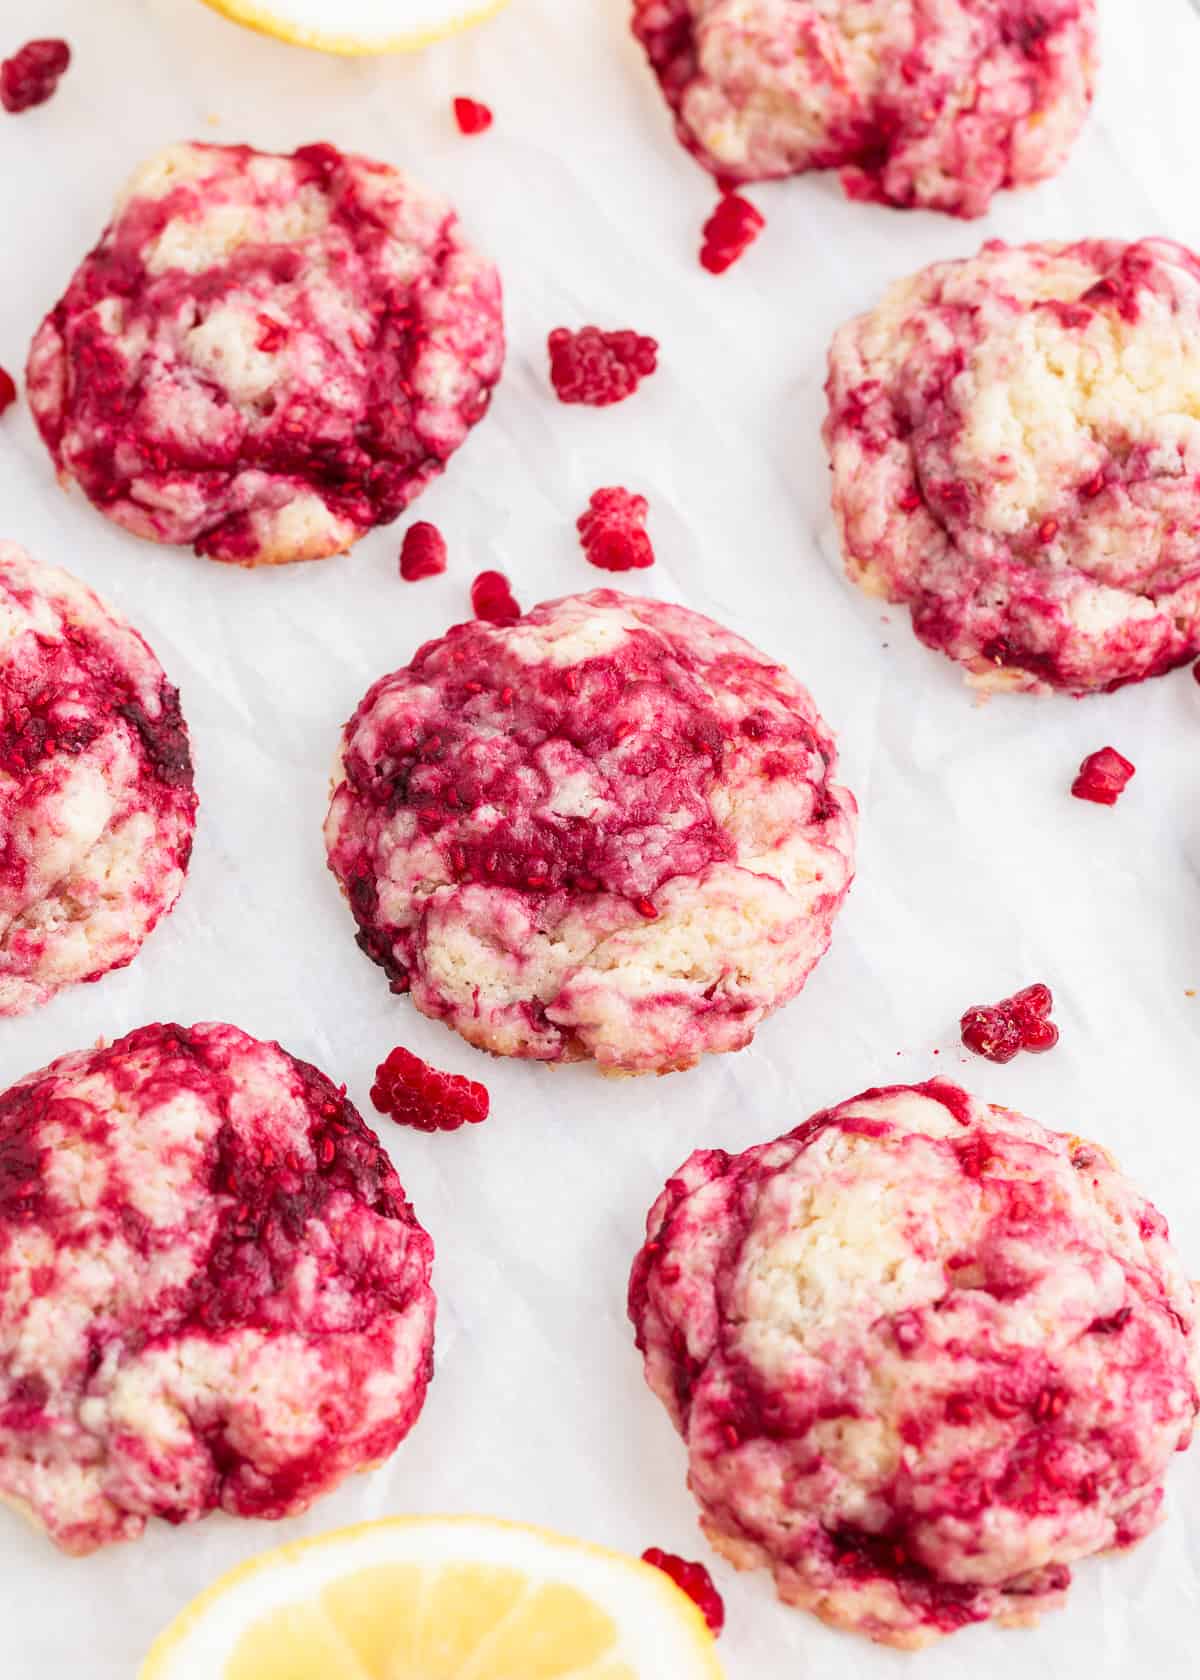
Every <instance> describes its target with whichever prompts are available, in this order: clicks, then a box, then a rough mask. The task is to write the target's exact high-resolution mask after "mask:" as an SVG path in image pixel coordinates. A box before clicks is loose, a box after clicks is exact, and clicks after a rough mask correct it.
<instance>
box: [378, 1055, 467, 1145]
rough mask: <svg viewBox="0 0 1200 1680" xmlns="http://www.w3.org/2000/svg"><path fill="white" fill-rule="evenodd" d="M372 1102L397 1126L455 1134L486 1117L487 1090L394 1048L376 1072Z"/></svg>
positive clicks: (458, 1075) (456, 1074)
mask: <svg viewBox="0 0 1200 1680" xmlns="http://www.w3.org/2000/svg"><path fill="white" fill-rule="evenodd" d="M371 1101H372V1102H373V1103H374V1104H375V1107H376V1108H377V1109H378V1110H379V1112H380V1114H390V1115H391V1117H392V1119H393V1120H394V1121H395V1122H396V1124H397V1125H398V1126H415V1127H416V1129H417V1131H418V1132H457V1131H458V1130H459V1128H460V1127H462V1126H478V1125H479V1124H480V1123H481V1122H482V1121H484V1120H486V1119H487V1117H488V1109H489V1107H490V1105H491V1099H490V1098H489V1097H488V1093H487V1087H486V1086H483V1085H477V1084H476V1083H475V1081H474V1080H473V1079H465V1078H464V1077H463V1075H462V1074H461V1073H442V1072H441V1070H440V1069H439V1068H434V1067H430V1066H429V1063H428V1062H423V1061H422V1060H421V1058H420V1057H419V1056H414V1055H413V1053H412V1051H411V1050H405V1049H404V1048H403V1047H401V1046H399V1045H397V1047H396V1049H395V1050H393V1051H392V1053H391V1055H390V1056H388V1058H387V1060H386V1061H383V1062H381V1063H380V1064H379V1066H378V1067H377V1068H376V1070H375V1083H374V1085H372V1087H371Z"/></svg>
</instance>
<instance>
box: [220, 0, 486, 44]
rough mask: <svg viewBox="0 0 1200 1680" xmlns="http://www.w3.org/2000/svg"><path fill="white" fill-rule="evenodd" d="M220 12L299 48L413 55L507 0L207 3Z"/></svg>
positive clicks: (477, 20) (241, 0)
mask: <svg viewBox="0 0 1200 1680" xmlns="http://www.w3.org/2000/svg"><path fill="white" fill-rule="evenodd" d="M204 3H205V5H207V6H211V7H212V9H213V10H214V11H215V12H221V13H223V14H224V16H225V17H227V18H231V19H232V20H233V22H234V23H241V24H245V26H246V28H247V29H257V30H259V31H260V33H262V34H264V35H275V36H277V37H278V39H279V40H281V41H291V42H293V43H294V44H295V45H296V46H298V47H316V48H318V49H319V50H320V51H322V52H332V53H347V54H359V53H385V52H411V51H414V50H415V49H416V48H418V47H425V46H428V45H429V43H430V42H431V41H440V40H441V39H442V38H443V37H444V36H446V35H453V34H455V33H456V32H457V31H458V30H460V29H468V28H469V27H470V26H471V25H472V24H474V23H482V22H483V21H484V19H485V18H489V17H491V15H492V13H493V12H498V11H499V10H500V8H501V7H502V6H503V5H505V4H506V3H507V0H204Z"/></svg>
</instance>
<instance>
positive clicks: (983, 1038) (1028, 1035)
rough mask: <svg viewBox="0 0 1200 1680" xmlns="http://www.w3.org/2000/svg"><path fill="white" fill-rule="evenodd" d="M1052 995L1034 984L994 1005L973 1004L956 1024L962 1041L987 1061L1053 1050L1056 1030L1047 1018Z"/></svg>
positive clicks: (1006, 1059) (1008, 1060)
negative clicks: (1019, 1052)
mask: <svg viewBox="0 0 1200 1680" xmlns="http://www.w3.org/2000/svg"><path fill="white" fill-rule="evenodd" d="M1053 1007H1054V994H1053V993H1052V992H1051V990H1050V988H1049V986H1044V985H1043V984H1042V983H1041V981H1040V980H1039V981H1037V982H1036V983H1035V984H1034V985H1032V986H1026V987H1025V988H1024V990H1023V991H1020V992H1014V994H1013V995H1012V997H1008V998H1002V999H1001V1000H1000V1002H999V1003H995V1004H976V1005H974V1006H973V1007H972V1008H970V1009H968V1010H967V1011H966V1013H965V1014H964V1015H963V1017H962V1019H961V1021H960V1022H959V1027H960V1030H961V1032H962V1041H963V1043H964V1044H965V1045H966V1047H967V1049H968V1050H974V1052H975V1054H976V1055H977V1056H986V1058H987V1059H988V1061H989V1062H1011V1061H1012V1059H1013V1057H1014V1056H1015V1055H1016V1054H1017V1053H1018V1051H1021V1050H1028V1051H1029V1052H1030V1053H1031V1054H1032V1055H1035V1056H1036V1055H1041V1054H1042V1053H1043V1051H1046V1050H1053V1048H1054V1046H1055V1045H1056V1044H1057V1043H1058V1028H1057V1027H1056V1026H1055V1025H1054V1022H1053V1021H1052V1020H1051V1019H1050V1011H1051V1010H1052V1009H1053Z"/></svg>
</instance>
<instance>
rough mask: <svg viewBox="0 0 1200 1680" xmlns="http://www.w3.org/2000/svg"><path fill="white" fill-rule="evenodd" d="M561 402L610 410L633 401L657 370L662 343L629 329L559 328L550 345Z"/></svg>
mask: <svg viewBox="0 0 1200 1680" xmlns="http://www.w3.org/2000/svg"><path fill="white" fill-rule="evenodd" d="M546 344H547V348H548V349H549V351H550V383H551V384H552V385H553V386H554V389H555V391H556V392H557V394H558V400H559V402H565V403H588V404H589V405H590V406H591V407H592V408H606V407H608V405H609V404H610V403H619V402H624V400H625V398H626V397H631V396H632V395H633V393H634V392H635V391H636V390H637V388H638V386H639V385H640V384H641V382H642V380H643V379H646V378H648V377H649V375H650V374H652V373H653V372H654V370H655V368H656V367H657V366H658V343H657V340H655V339H653V338H643V337H642V335H641V334H640V333H635V332H631V331H628V330H626V331H622V332H602V331H601V329H600V328H599V327H581V328H580V329H579V331H578V332H572V331H571V330H570V328H569V327H555V329H554V331H553V332H552V333H551V334H550V336H549V338H548V339H547V341H546Z"/></svg>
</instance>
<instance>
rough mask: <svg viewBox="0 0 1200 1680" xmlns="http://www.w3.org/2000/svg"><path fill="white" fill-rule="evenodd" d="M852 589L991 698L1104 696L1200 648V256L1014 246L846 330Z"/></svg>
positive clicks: (907, 285) (1137, 247) (843, 371)
mask: <svg viewBox="0 0 1200 1680" xmlns="http://www.w3.org/2000/svg"><path fill="white" fill-rule="evenodd" d="M829 366H830V371H829V382H828V387H827V389H828V396H829V414H828V418H827V420H826V423H825V439H826V442H827V444H828V446H829V451H830V455H831V458H832V463H833V504H834V511H835V513H836V515H837V518H838V522H839V525H840V528H841V534H842V543H843V548H844V551H845V556H846V566H847V570H848V571H849V573H850V576H851V577H852V578H853V579H854V581H855V582H856V583H858V584H860V585H861V586H862V587H863V588H864V589H866V590H867V591H868V592H869V593H871V594H874V595H882V596H885V597H886V598H887V599H888V600H890V601H901V602H905V603H907V605H908V606H909V607H910V609H911V611H912V621H913V628H914V629H915V631H916V633H917V635H918V636H919V637H920V638H921V640H922V641H923V642H926V643H927V644H928V645H929V646H930V647H935V648H940V649H941V650H942V651H943V652H945V653H948V654H949V655H950V657H951V658H952V659H956V660H958V661H959V662H960V663H961V664H963V665H965V666H966V668H967V671H968V673H969V675H970V680H971V681H972V682H973V683H975V684H976V685H977V686H979V687H981V688H991V689H1013V688H1017V689H1032V690H1046V689H1051V688H1055V689H1065V690H1067V691H1068V692H1070V693H1075V694H1083V693H1087V692H1089V691H1093V690H1097V689H1111V688H1117V687H1119V686H1120V685H1121V684H1122V683H1127V682H1136V681H1138V680H1139V679H1140V678H1142V677H1152V676H1158V675H1159V674H1160V673H1162V672H1163V671H1168V670H1170V669H1171V668H1172V666H1175V665H1179V664H1182V663H1183V662H1185V661H1186V660H1189V659H1191V658H1193V657H1194V656H1195V654H1196V653H1197V651H1200V537H1198V536H1197V527H1198V525H1200V491H1198V490H1197V485H1198V484H1200V420H1197V418H1196V416H1197V413H1200V259H1197V258H1196V257H1195V256H1193V254H1192V253H1191V252H1190V251H1187V250H1184V249H1183V247H1182V246H1179V245H1173V244H1170V243H1168V242H1167V241H1165V240H1143V241H1141V242H1140V243H1137V244H1133V245H1125V244H1121V243H1118V242H1117V241H1114V240H1088V241H1084V242H1081V243H1079V244H1076V245H1028V246H1023V247H1019V248H1016V249H1011V248H1009V247H1008V246H1005V245H1002V244H999V243H992V244H989V245H987V246H985V247H984V249H983V250H982V251H981V252H980V254H979V255H978V256H977V257H974V258H971V259H970V260H968V261H965V262H950V263H940V264H938V265H936V266H935V267H933V268H930V269H927V270H925V271H924V272H923V273H921V274H918V275H916V276H914V277H913V278H912V279H910V280H904V281H901V282H900V283H899V284H898V285H896V286H893V288H892V289H891V291H890V292H889V293H888V294H887V295H886V297H885V298H884V300H883V302H882V303H881V304H880V306H879V307H878V309H876V310H875V311H873V313H871V314H869V315H864V316H862V317H860V318H859V319H858V320H856V321H852V322H850V324H849V325H848V326H845V327H843V328H842V329H841V331H840V332H839V333H838V334H837V336H836V338H835V339H834V342H833V347H832V350H831V352H830V357H829Z"/></svg>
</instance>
